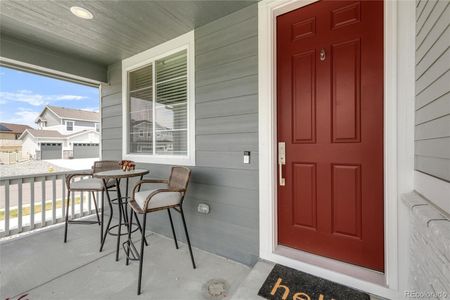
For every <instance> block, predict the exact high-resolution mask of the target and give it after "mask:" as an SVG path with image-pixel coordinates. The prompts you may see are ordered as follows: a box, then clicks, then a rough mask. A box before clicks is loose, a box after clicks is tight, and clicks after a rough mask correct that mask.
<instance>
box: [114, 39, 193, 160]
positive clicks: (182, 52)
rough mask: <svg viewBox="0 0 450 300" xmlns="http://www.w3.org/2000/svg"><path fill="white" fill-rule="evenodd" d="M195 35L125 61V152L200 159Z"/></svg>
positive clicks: (128, 155)
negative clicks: (196, 108) (194, 61)
mask: <svg viewBox="0 0 450 300" xmlns="http://www.w3.org/2000/svg"><path fill="white" fill-rule="evenodd" d="M193 37H194V34H193V32H190V33H188V34H185V35H183V36H180V37H178V38H176V39H174V40H172V41H169V42H167V43H164V44H162V45H159V46H157V47H155V48H152V49H150V50H147V51H145V52H143V53H140V54H137V55H136V56H133V57H131V58H129V59H126V60H124V61H123V62H122V70H123V74H122V78H123V81H124V82H123V84H124V88H123V91H124V97H123V104H124V114H123V118H124V137H125V139H124V147H123V148H124V157H125V158H127V159H132V160H135V161H139V162H154V163H165V164H186V165H193V164H194V163H195V160H194V157H195V149H194V144H195V140H194V138H195V131H194V123H195V119H194V117H195V115H194V107H195V105H194V86H193V83H194V76H193V74H194V70H193V69H194V63H193V60H194V58H193V56H194V49H193V47H194V39H193Z"/></svg>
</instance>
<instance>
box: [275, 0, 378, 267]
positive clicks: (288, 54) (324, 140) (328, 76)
mask: <svg viewBox="0 0 450 300" xmlns="http://www.w3.org/2000/svg"><path fill="white" fill-rule="evenodd" d="M277 114H278V142H279V143H285V154H286V155H285V164H284V165H283V166H282V176H283V177H284V178H285V182H284V185H283V182H282V180H281V179H279V182H278V242H279V244H281V245H285V246H288V247H292V248H297V249H301V250H304V251H307V252H311V253H314V254H318V255H321V256H326V257H330V258H334V259H338V260H341V261H345V262H349V263H352V264H355V265H359V266H363V267H367V268H371V269H375V270H378V271H383V270H384V255H383V253H384V235H383V215H384V214H383V2H381V1H336V0H332V1H320V2H316V3H314V4H311V5H308V6H305V7H302V8H300V9H297V10H295V11H291V12H289V13H286V14H284V15H281V16H278V17H277ZM279 145H280V144H279ZM278 154H279V155H280V154H282V153H278Z"/></svg>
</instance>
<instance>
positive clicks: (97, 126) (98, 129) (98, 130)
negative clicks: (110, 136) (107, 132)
mask: <svg viewBox="0 0 450 300" xmlns="http://www.w3.org/2000/svg"><path fill="white" fill-rule="evenodd" d="M95 131H97V132H100V123H95Z"/></svg>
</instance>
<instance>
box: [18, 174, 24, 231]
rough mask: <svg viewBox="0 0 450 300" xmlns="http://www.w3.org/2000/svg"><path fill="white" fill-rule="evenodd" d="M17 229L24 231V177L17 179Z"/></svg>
mask: <svg viewBox="0 0 450 300" xmlns="http://www.w3.org/2000/svg"><path fill="white" fill-rule="evenodd" d="M17 192H18V193H17V198H18V199H17V209H18V211H17V230H18V231H19V232H22V206H23V205H22V178H20V179H19V180H18V181H17Z"/></svg>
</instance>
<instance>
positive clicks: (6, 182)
mask: <svg viewBox="0 0 450 300" xmlns="http://www.w3.org/2000/svg"><path fill="white" fill-rule="evenodd" d="M8 235H9V180H6V181H5V236H8Z"/></svg>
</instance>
